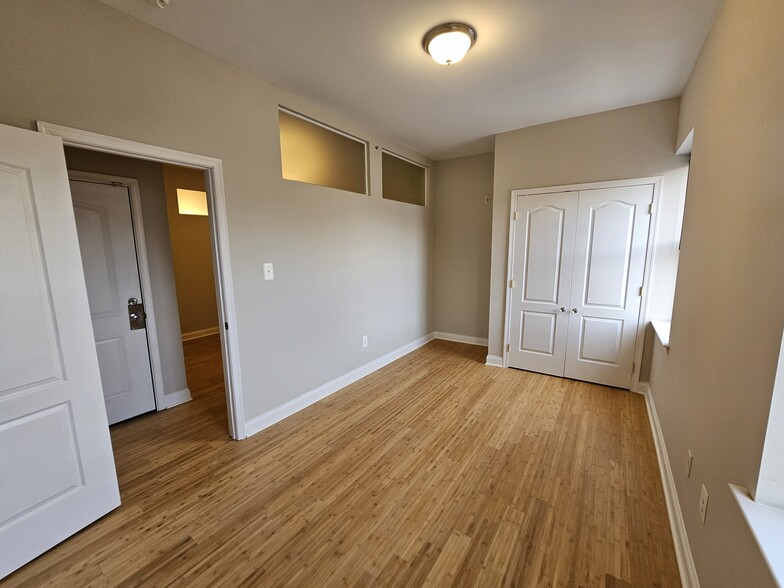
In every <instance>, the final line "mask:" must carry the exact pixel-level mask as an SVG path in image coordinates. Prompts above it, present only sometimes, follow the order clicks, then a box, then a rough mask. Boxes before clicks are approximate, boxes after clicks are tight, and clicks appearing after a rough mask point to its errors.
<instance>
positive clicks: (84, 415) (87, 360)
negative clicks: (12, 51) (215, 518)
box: [0, 125, 120, 577]
mask: <svg viewBox="0 0 784 588" xmlns="http://www.w3.org/2000/svg"><path fill="white" fill-rule="evenodd" d="M0 275H2V280H0V300H2V304H0V325H2V328H0V577H4V576H6V575H7V574H9V573H10V572H12V571H13V570H14V569H16V568H18V567H19V566H21V565H23V564H24V563H26V562H28V561H30V560H31V559H33V558H34V557H36V556H38V555H39V554H41V553H43V552H44V551H46V550H47V549H49V548H50V547H52V546H54V545H56V544H57V543H59V542H60V541H62V540H63V539H65V538H66V537H68V536H70V535H72V534H73V533H76V532H77V531H79V530H80V529H82V528H83V527H85V526H87V525H88V524H90V523H91V522H93V521H95V520H96V519H97V518H99V517H101V516H103V515H104V514H106V513H107V512H109V511H110V510H112V509H113V508H115V507H117V506H118V505H119V504H120V495H119V491H118V488H117V476H116V474H115V468H114V458H113V455H112V447H111V440H110V438H109V427H108V424H107V421H106V410H105V409H104V404H103V395H102V393H101V378H100V374H99V371H98V360H97V357H96V353H95V343H94V341H93V335H92V329H91V328H90V310H89V307H88V303H87V292H86V290H85V286H84V274H83V273H82V263H81V259H80V257H79V243H78V240H77V235H76V226H75V223H74V213H73V207H72V204H71V197H70V194H69V189H68V176H67V172H66V168H65V157H64V155H63V148H62V142H61V140H60V139H59V138H55V137H51V136H46V135H42V134H38V133H34V132H32V131H27V130H23V129H18V128H13V127H7V126H4V125H0Z"/></svg>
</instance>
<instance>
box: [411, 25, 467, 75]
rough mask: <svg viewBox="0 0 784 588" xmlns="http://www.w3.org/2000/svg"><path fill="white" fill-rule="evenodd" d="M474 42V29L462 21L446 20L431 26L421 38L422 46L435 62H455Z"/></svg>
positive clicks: (461, 57)
mask: <svg viewBox="0 0 784 588" xmlns="http://www.w3.org/2000/svg"><path fill="white" fill-rule="evenodd" d="M474 43H476V30H475V29H474V27H472V26H471V25H467V24H465V23H464V22H447V23H444V24H440V25H438V26H437V27H433V28H432V29H430V30H429V31H427V33H425V36H424V37H423V38H422V48H423V49H424V50H425V51H427V52H428V53H429V54H430V57H432V58H433V59H434V60H435V61H436V63H441V64H443V65H452V64H453V63H457V62H458V61H460V60H461V59H463V57H465V54H466V53H468V50H469V49H470V48H471V47H473V46H474Z"/></svg>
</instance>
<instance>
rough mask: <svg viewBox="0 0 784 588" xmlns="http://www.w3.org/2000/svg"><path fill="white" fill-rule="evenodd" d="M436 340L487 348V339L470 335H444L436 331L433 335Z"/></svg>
mask: <svg viewBox="0 0 784 588" xmlns="http://www.w3.org/2000/svg"><path fill="white" fill-rule="evenodd" d="M433 335H434V336H435V338H436V339H443V340H444V341H454V342H455V343H468V344H469V345H479V346H481V347H487V339H482V338H481V337H471V336H470V335H457V334H455V333H444V332H442V331H436V332H435V333H433Z"/></svg>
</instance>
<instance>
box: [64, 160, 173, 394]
mask: <svg viewBox="0 0 784 588" xmlns="http://www.w3.org/2000/svg"><path fill="white" fill-rule="evenodd" d="M65 161H66V163H67V164H68V169H71V170H78V171H87V172H93V173H100V174H108V175H112V176H120V177H124V178H132V179H135V180H138V181H139V198H140V200H141V205H142V222H143V224H144V240H145V245H146V248H147V251H146V253H147V269H148V271H149V274H150V287H151V289H152V298H153V304H154V308H155V327H156V332H157V335H158V349H159V351H160V355H161V369H162V371H163V393H164V394H172V393H175V392H180V391H181V390H184V389H185V387H186V382H185V363H184V360H183V355H182V342H181V340H180V322H179V319H178V316H177V296H176V294H175V284H174V272H173V269H172V251H171V246H170V244H169V226H168V222H167V218H166V195H165V193H164V190H163V170H162V166H161V164H159V163H154V162H151V161H143V160H140V159H129V158H125V157H117V156H115V155H109V154H107V153H98V152H97V151H86V150H83V149H73V148H71V147H66V148H65Z"/></svg>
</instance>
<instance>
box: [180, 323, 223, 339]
mask: <svg viewBox="0 0 784 588" xmlns="http://www.w3.org/2000/svg"><path fill="white" fill-rule="evenodd" d="M218 333H220V327H217V326H215V327H209V328H207V329H198V330H196V331H189V332H187V333H183V334H182V340H183V341H192V340H193V339H201V338H202V337H209V336H210V335H217V334H218Z"/></svg>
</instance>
